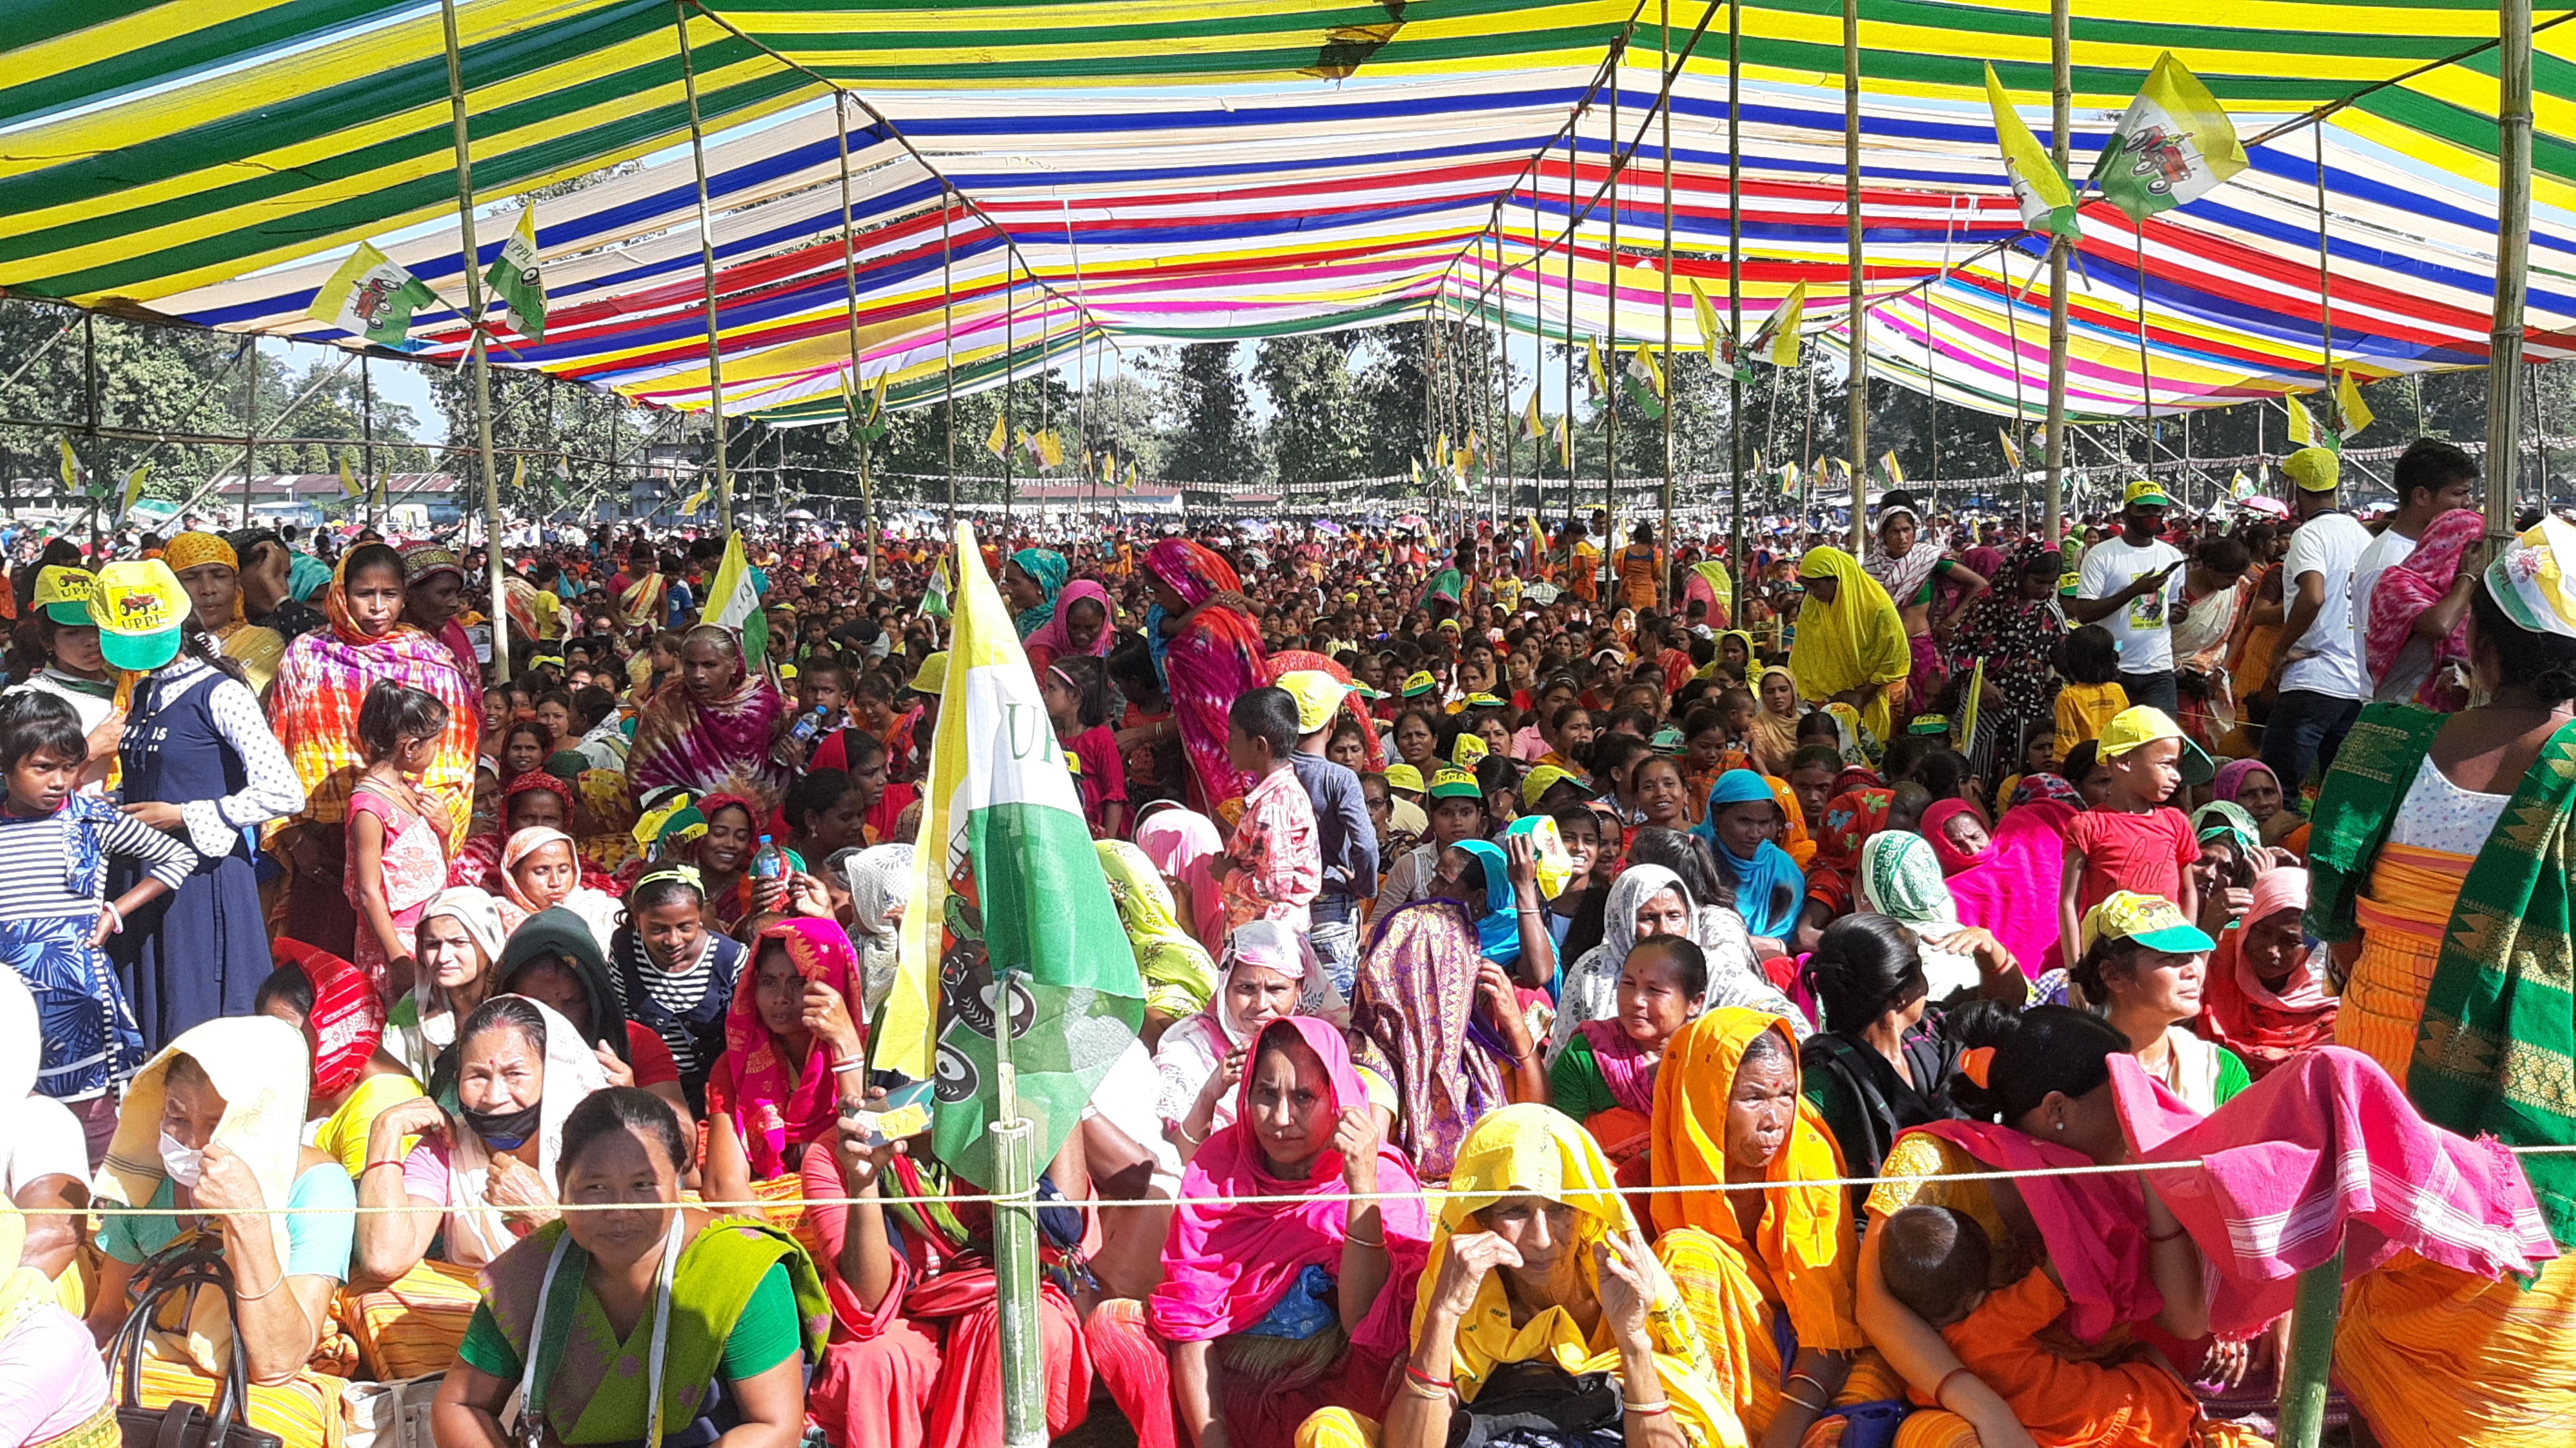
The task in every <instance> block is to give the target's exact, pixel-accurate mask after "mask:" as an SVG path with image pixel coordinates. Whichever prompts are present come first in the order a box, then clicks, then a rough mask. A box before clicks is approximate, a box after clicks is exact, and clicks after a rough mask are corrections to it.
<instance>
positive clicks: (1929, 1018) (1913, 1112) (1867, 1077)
mask: <svg viewBox="0 0 2576 1448" xmlns="http://www.w3.org/2000/svg"><path fill="white" fill-rule="evenodd" d="M1806 983H1807V989H1808V991H1809V992H1810V993H1811V994H1813V995H1814V996H1815V998H1816V1004H1817V1006H1818V1008H1820V1009H1821V1010H1822V1011H1823V1013H1824V1029H1823V1030H1821V1031H1818V1032H1817V1033H1816V1034H1814V1035H1812V1036H1809V1037H1808V1038H1807V1040H1806V1044H1804V1045H1803V1046H1801V1047H1799V1049H1798V1064H1799V1065H1800V1067H1801V1068H1802V1069H1804V1071H1805V1072H1806V1081H1807V1086H1806V1095H1807V1100H1808V1101H1809V1102H1811V1103H1813V1104H1814V1106H1815V1108H1816V1111H1817V1114H1818V1115H1820V1116H1821V1117H1823V1118H1824V1123H1825V1127H1826V1129H1827V1130H1829V1131H1831V1132H1832V1133H1833V1137H1834V1144H1835V1145H1836V1146H1837V1147H1839V1148H1840V1149H1841V1151H1842V1158H1843V1174H1844V1175H1845V1176H1853V1177H1874V1176H1876V1175H1878V1167H1879V1163H1881V1162H1883V1161H1885V1160H1886V1159H1887V1153H1888V1150H1889V1148H1891V1147H1893V1146H1894V1145H1895V1144H1896V1134H1897V1133H1898V1132H1900V1131H1904V1130H1906V1129H1907V1128H1909V1127H1915V1126H1925V1125H1929V1124H1930V1123H1932V1122H1935V1121H1947V1120H1950V1119H1951V1118H1953V1117H1955V1116H1957V1115H1958V1114H1959V1109H1958V1108H1957V1107H1956V1106H1953V1105H1951V1104H1950V1076H1951V1074H1952V1073H1953V1072H1955V1071H1956V1070H1957V1069H1958V1066H1959V1047H1958V1045H1957V1044H1956V1043H1955V1042H1953V1041H1951V1040H1949V1039H1948V1038H1947V1037H1946V1036H1945V1035H1944V1034H1943V1032H1942V1018H1941V1016H1940V1015H1939V1014H1938V1013H1936V1012H1933V1011H1931V1010H1929V1009H1928V1007H1929V1006H1930V1004H1931V999H1932V992H1931V985H1930V983H1929V982H1928V981H1926V980H1925V979H1924V975H1923V957H1922V955H1921V954H1920V951H1919V948H1918V947H1917V946H1916V944H1915V940H1914V934H1913V932H1911V931H1909V930H1907V929H1906V928H1905V927H1904V926H1902V925H1899V924H1898V923H1897V922H1896V921H1894V920H1891V919H1889V918H1888V917H1887V916H1884V915H1846V916H1844V917H1843V918H1842V919H1840V920H1837V921H1835V922H1834V923H1833V924H1831V925H1828V926H1826V927H1825V932H1824V934H1823V935H1822V936H1820V937H1818V938H1817V941H1816V949H1815V953H1814V954H1813V955H1811V956H1809V957H1808V959H1807V966H1806ZM1868 1194H1869V1188H1868V1187H1866V1186H1855V1187H1853V1188H1851V1198H1852V1206H1853V1208H1854V1209H1855V1210H1857V1209H1859V1207H1860V1206H1861V1204H1862V1202H1863V1200H1864V1199H1865V1198H1866V1197H1867V1196H1868Z"/></svg>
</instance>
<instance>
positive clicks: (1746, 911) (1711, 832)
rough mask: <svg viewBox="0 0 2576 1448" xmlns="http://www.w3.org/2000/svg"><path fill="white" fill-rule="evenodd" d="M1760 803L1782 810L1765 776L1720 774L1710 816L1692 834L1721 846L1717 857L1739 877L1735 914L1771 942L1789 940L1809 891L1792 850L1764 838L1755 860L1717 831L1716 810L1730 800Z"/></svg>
mask: <svg viewBox="0 0 2576 1448" xmlns="http://www.w3.org/2000/svg"><path fill="white" fill-rule="evenodd" d="M1757 802H1758V803H1761V804H1767V805H1770V806H1771V807H1772V808H1774V809H1777V808H1779V805H1780V798H1779V796H1777V795H1775V794H1773V793H1772V792H1771V786H1770V784H1769V782H1768V781H1766V780H1764V779H1763V777H1762V776H1761V775H1758V774H1756V773H1754V772H1753V771H1752V770H1749V769H1730V770H1728V771H1727V772H1725V773H1724V774H1721V775H1719V776H1718V777H1717V783H1716V784H1715V785H1714V786H1712V787H1711V788H1710V790H1709V792H1708V816H1707V818H1705V819H1703V820H1701V821H1700V822H1699V823H1698V824H1695V825H1693V826H1691V833H1692V834H1695V835H1697V836H1699V837H1700V838H1701V839H1704V840H1706V841H1708V842H1709V843H1710V844H1711V845H1713V846H1715V847H1716V850H1717V858H1718V860H1719V861H1720V862H1721V863H1723V864H1724V865H1725V866H1726V869H1727V871H1728V873H1730V874H1732V875H1734V876H1735V913H1736V914H1738V915H1741V916H1743V917H1744V928H1745V929H1746V930H1748V931H1750V932H1751V933H1753V934H1755V935H1758V936H1761V937H1762V938H1764V939H1766V940H1781V939H1785V938H1787V935H1788V931H1789V927H1790V926H1791V925H1793V924H1795V923H1796V921H1797V918H1798V909H1799V905H1800V904H1801V902H1803V901H1804V900H1805V898H1806V894H1807V877H1806V876H1805V875H1804V874H1803V873H1801V872H1800V871H1799V869H1798V862H1797V861H1795V860H1792V859H1790V858H1789V852H1788V851H1787V850H1784V849H1782V848H1780V847H1779V846H1778V845H1776V844H1773V843H1772V842H1771V841H1769V840H1764V841H1763V842H1762V843H1761V845H1760V846H1759V847H1758V848H1756V849H1755V850H1754V852H1753V856H1752V858H1750V859H1747V858H1745V857H1744V856H1742V855H1739V854H1736V853H1735V852H1734V851H1732V850H1730V849H1728V848H1727V847H1726V841H1725V840H1724V839H1723V838H1721V837H1720V836H1719V835H1718V833H1717V812H1718V811H1719V810H1721V809H1724V808H1725V807H1726V806H1728V805H1731V804H1754V803H1757Z"/></svg>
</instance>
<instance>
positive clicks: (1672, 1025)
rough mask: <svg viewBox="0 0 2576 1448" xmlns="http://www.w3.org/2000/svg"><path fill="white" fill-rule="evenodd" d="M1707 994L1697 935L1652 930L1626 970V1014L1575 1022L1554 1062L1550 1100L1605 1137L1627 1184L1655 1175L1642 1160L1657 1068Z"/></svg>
mask: <svg viewBox="0 0 2576 1448" xmlns="http://www.w3.org/2000/svg"><path fill="white" fill-rule="evenodd" d="M1707 993H1708V957H1707V956H1705V955H1703V954H1701V953H1700V948H1699V946H1698V945H1697V944H1695V943H1693V942H1692V940H1691V938H1690V937H1689V936H1687V935H1681V934H1677V933H1676V934H1663V935H1649V936H1646V937H1645V938H1643V939H1641V940H1639V941H1638V942H1637V943H1636V944H1635V945H1633V946H1631V947H1629V949H1628V962H1627V964H1626V965H1624V966H1622V967H1621V968H1620V971H1619V997H1618V1000H1619V1010H1618V1014H1617V1015H1615V1016H1612V1017H1611V1018H1610V1019H1608V1020H1598V1021H1585V1022H1584V1023H1583V1024H1582V1025H1580V1026H1577V1027H1575V1028H1574V1036H1573V1038H1572V1039H1571V1040H1569V1041H1567V1042H1566V1044H1565V1050H1564V1051H1562V1052H1560V1053H1559V1054H1558V1056H1557V1058H1556V1061H1555V1063H1554V1064H1553V1065H1551V1066H1549V1067H1548V1071H1547V1084H1548V1094H1549V1097H1550V1104H1552V1105H1554V1106H1555V1107H1556V1109H1557V1110H1559V1111H1562V1112H1564V1113H1565V1114H1566V1115H1568V1116H1571V1117H1573V1118H1574V1119H1575V1120H1577V1121H1580V1122H1582V1123H1583V1129H1584V1130H1586V1131H1589V1132H1591V1133H1592V1139H1593V1140H1595V1141H1597V1142H1599V1143H1601V1150H1602V1152H1603V1154H1605V1155H1607V1156H1608V1157H1609V1158H1610V1162H1611V1165H1613V1166H1615V1167H1617V1168H1618V1169H1619V1180H1620V1182H1621V1184H1622V1185H1625V1186H1642V1185H1644V1184H1645V1182H1646V1181H1647V1177H1646V1175H1645V1172H1644V1171H1643V1170H1642V1169H1641V1168H1642V1166H1643V1163H1642V1160H1641V1159H1642V1158H1643V1157H1644V1156H1645V1155H1646V1147H1647V1144H1648V1141H1649V1139H1650V1137H1651V1136H1652V1134H1653V1126H1654V1116H1655V1071H1656V1067H1657V1066H1658V1065H1659V1064H1660V1063H1661V1062H1662V1060H1663V1057H1664V1047H1665V1044H1666V1043H1667V1042H1669V1041H1671V1040H1672V1038H1673V1033H1674V1032H1676V1031H1678V1030H1680V1029H1681V1028H1682V1027H1683V1026H1684V1025H1686V1024H1688V1023H1689V1022H1691V1021H1693V1020H1696V1019H1698V1017H1699V1013H1700V1011H1701V1009H1702V1006H1701V1001H1702V1000H1703V998H1704V997H1705V996H1706V995H1707Z"/></svg>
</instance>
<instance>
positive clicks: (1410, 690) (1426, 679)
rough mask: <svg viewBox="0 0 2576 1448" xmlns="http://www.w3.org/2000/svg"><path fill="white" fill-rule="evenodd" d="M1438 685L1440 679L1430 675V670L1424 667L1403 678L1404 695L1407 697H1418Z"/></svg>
mask: <svg viewBox="0 0 2576 1448" xmlns="http://www.w3.org/2000/svg"><path fill="white" fill-rule="evenodd" d="M1439 687H1440V681H1439V680H1438V679H1435V678H1433V677H1431V671H1430V670H1428V669H1424V670H1422V671H1420V672H1418V673H1414V674H1410V675H1407V676H1406V678H1405V680H1404V697H1406V698H1408V699H1419V698H1421V697H1422V696H1423V695H1425V694H1428V693H1430V692H1431V691H1432V690H1434V689H1437V688H1439Z"/></svg>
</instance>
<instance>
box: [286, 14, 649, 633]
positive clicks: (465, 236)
mask: <svg viewBox="0 0 2576 1448" xmlns="http://www.w3.org/2000/svg"><path fill="white" fill-rule="evenodd" d="M438 10H439V18H440V20H441V21H442V23H443V24H444V26H445V28H446V34H447V108H448V115H449V118H450V120H451V121H452V122H453V124H454V127H455V135H456V142H455V144H456V227H457V245H458V248H459V250H460V252H461V253H462V256H461V260H462V261H463V263H464V266H465V320H466V322H467V324H468V325H469V326H471V327H472V328H473V341H472V343H471V352H472V362H473V367H474V442H475V454H476V456H475V461H476V463H477V464H478V465H479V466H480V467H481V468H482V470H483V553H484V562H483V571H484V573H485V575H486V580H485V581H486V582H488V583H489V584H490V585H491V587H492V677H493V679H494V680H496V681H499V682H505V683H506V682H507V681H508V680H509V677H510V610H509V607H508V604H509V598H510V595H509V590H508V588H507V587H506V586H505V583H504V580H506V579H507V578H508V576H509V570H508V568H507V567H506V566H505V565H504V563H503V562H502V557H501V474H500V470H499V468H498V466H497V465H496V464H495V463H494V462H493V460H492V366H491V359H490V357H489V356H488V355H487V353H488V344H487V341H486V332H487V328H486V327H485V324H484V318H483V271H482V265H483V258H482V255H481V249H480V248H479V247H478V246H477V245H476V244H475V240H474V157H473V152H472V147H471V142H470V138H469V136H468V133H467V130H466V123H465V58H464V52H463V51H462V49H461V48H460V47H459V45H458V42H457V38H456V0H439V3H438ZM691 110H692V114H694V113H695V103H694V102H692V105H691ZM250 371H251V379H252V383H253V386H254V389H256V386H257V382H258V378H259V359H258V357H257V356H253V357H252V358H251V369H250ZM257 471H258V469H257V468H256V467H245V468H244V470H243V472H242V512H243V514H244V515H245V516H247V515H248V514H249V512H250V479H251V475H252V474H253V473H255V472H257Z"/></svg>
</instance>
